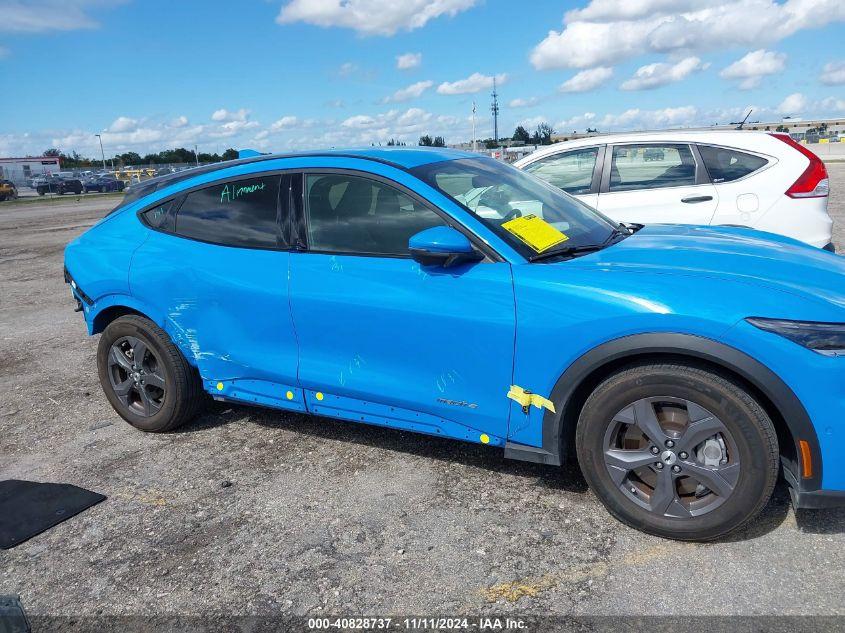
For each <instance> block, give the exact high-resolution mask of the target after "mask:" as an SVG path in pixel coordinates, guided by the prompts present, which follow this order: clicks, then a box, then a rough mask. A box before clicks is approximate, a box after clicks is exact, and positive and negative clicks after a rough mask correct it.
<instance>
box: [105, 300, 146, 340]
mask: <svg viewBox="0 0 845 633" xmlns="http://www.w3.org/2000/svg"><path fill="white" fill-rule="evenodd" d="M127 314H134V315H137V316H142V317H144V318H147V319H149V318H150V317H149V316H148V315H146V314H144V313H143V312H141V311H140V310H137V309H135V308H130V307H129V306H125V305H112V306H109V307H107V308H103V309H102V310H100V311H99V312H97V314H96V315H95V316H94V318H93V319H91V334H102V332H103V330H105V329H106V327H108V325H109V323H111V322H112V321H114V320H115V319H118V318H120V317H122V316H126V315H127Z"/></svg>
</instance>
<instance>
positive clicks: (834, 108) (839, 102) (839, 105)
mask: <svg viewBox="0 0 845 633" xmlns="http://www.w3.org/2000/svg"><path fill="white" fill-rule="evenodd" d="M818 107H819V109H820V110H822V111H823V112H845V99H839V98H836V97H827V98H826V99H822V100H821V101H819V103H818Z"/></svg>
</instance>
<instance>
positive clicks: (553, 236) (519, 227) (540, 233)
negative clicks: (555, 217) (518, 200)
mask: <svg viewBox="0 0 845 633" xmlns="http://www.w3.org/2000/svg"><path fill="white" fill-rule="evenodd" d="M502 228H503V229H505V230H506V231H508V232H510V233H513V234H514V235H516V236H517V237H518V238H519V239H520V240H522V241H523V242H525V243H526V244H528V246H530V247H531V248H533V249H534V250H535V251H537V252H538V253H542V252H543V251H545V250H548V249H550V248H551V247H552V246H557V245H558V244H560V243H562V242H565V241H566V240H568V239H569V237H567V236H566V235H565V234H564V233H561V232H560V231H558V230H557V229H556V228H555V227H553V226H552V225H551V224H549V223H548V222H546V221H545V220H544V219H543V218H541V217H538V216H536V215H534V214H533V213H532V214H530V215H523V216H522V217H521V218H514V219H513V220H508V221H507V222H505V223H504V224H503V225H502Z"/></svg>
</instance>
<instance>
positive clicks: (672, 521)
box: [575, 363, 779, 541]
mask: <svg viewBox="0 0 845 633" xmlns="http://www.w3.org/2000/svg"><path fill="white" fill-rule="evenodd" d="M649 398H652V399H654V400H660V399H661V398H671V399H676V400H677V401H683V400H685V401H687V404H690V403H691V404H692V405H697V406H699V407H702V408H703V409H705V410H706V412H708V413H711V414H712V415H711V417H710V418H708V419H709V420H712V419H713V418H716V422H719V423H721V424H722V425H723V428H724V429H725V430H726V431H727V434H728V435H729V437H731V438H732V439H731V440H730V441H731V442H732V446H733V447H734V448H733V449H732V453H734V456H733V457H732V459H736V460H737V469H736V470H737V471H738V474H736V471H735V473H734V476H735V477H736V479H735V481H734V482H733V488H732V489H731V490H730V492H727V493H726V494H725V495H724V497H723V498H722V499H721V500H719V499H718V495H716V494H715V493H713V492H712V491H709V492H708V491H707V490H708V489H707V487H706V486H705V487H704V491H703V494H705V495H713V498H716V499H717V501H719V503H715V504H713V505H714V509H712V510H709V511H706V512H705V513H704V514H700V515H698V516H695V515H694V516H687V515H685V514H684V513H683V512H678V513H675V514H674V515H672V514H673V513H669V512H667V513H662V512H660V513H658V512H656V511H655V510H654V509H653V506H652V509H648V508H647V507H644V506H649V505H651V495H648V496H649V499H648V500H647V501H648V502H647V503H644V502H643V493H642V492H641V490H640V488H637V490H636V491H635V490H634V489H633V487H629V484H630V483H631V481H632V479H631V478H628V477H629V476H631V477H633V481H634V482H635V484H636V485H639V484H640V482H642V481H643V479H641V476H642V477H645V478H647V477H649V476H654V477H655V479H654V481H655V482H657V481H658V479H657V478H659V477H660V476H661V475H663V476H668V477H670V478H671V481H672V485H671V490H672V496H673V497H674V498H675V499H679V498H680V494H679V490H681V486H682V485H683V484H679V482H681V481H682V480H681V478H682V477H684V476H685V475H686V470H687V469H686V468H681V464H682V463H683V462H681V461H680V459H679V457H678V455H681V456H683V455H688V453H679V454H678V455H675V454H674V453H673V454H672V455H667V461H666V463H667V464H669V463H671V464H675V463H676V461H675V460H676V459H677V460H678V461H677V464H678V466H677V468H679V469H680V470H679V474H677V475H673V474H670V468H669V467H665V470H664V465H663V464H660V465H658V463H657V462H658V461H661V458H662V457H663V452H661V453H660V454H659V455H655V460H656V462H655V463H654V464H653V465H652V464H648V465H645V466H643V467H641V470H637V471H634V470H631V471H630V472H629V474H628V475H626V478H625V479H624V480H621V482H620V481H616V482H615V481H614V477H612V476H611V471H613V470H614V469H613V467H612V466H610V465H608V464H609V462H606V460H607V457H606V453H605V451H607V450H608V448H609V447H608V437H609V436H612V434H613V433H615V431H613V430H612V428H611V427H613V428H619V419H620V418H619V416H620V415H621V414H622V413H623V412H625V411H631V409H630V407H631V405H632V404H633V403H635V402H643V401H647V402H651V404H650V406H651V410H652V411H655V410H662V409H660V407H662V406H664V403H662V402H653V401H648V400H646V399H649ZM655 404H656V405H657V407H658V409H655V408H654V406H653V405H655ZM668 404H670V405H671V406H677V405H675V404H673V403H668ZM676 410H677V409H676ZM643 417H647V416H646V415H645V414H644V415H643ZM614 418H615V419H616V420H617V421H616V422H614ZM691 420H692V415H689V421H687V424H688V425H689V424H690V423H691ZM660 424H661V428H663V427H664V426H665V424H664V423H660ZM634 426H635V427H637V428H636V429H635V434H636V433H638V432H639V430H640V427H641V426H642V425H641V424H635V425H634ZM622 428H631V427H625V426H624V422H623V424H622ZM686 428H689V426H687V427H686ZM643 439H644V440H645V444H644V445H647V444H650V443H651V442H650V441H649V438H648V437H647V436H645V435H644V436H643ZM718 439H723V438H722V436H719V438H718ZM710 441H711V440H710V439H708V440H707V442H710ZM678 443H679V444H680V441H679V442H678ZM664 444H666V445H667V446H668V445H669V444H671V442H664ZM575 445H576V450H577V453H578V461H579V464H580V467H581V471H582V472H583V474H584V477H585V478H586V480H587V483H588V484H589V485H590V488H591V489H592V490H593V492H594V493H595V494H596V495H597V496H598V497H599V499H600V500H601V501H602V503H603V504H604V505H605V507H606V508H607V509H608V511H609V512H610V513H611V514H612V515H613V516H614V517H616V518H617V519H619V520H620V521H622V522H623V523H626V524H627V525H629V526H631V527H633V528H635V529H638V530H642V531H643V532H648V533H650V534H655V535H657V536H662V537H665V538H671V539H677V540H683V541H709V540H713V539H717V538H719V537H721V536H724V535H726V534H727V533H729V532H731V531H733V530H736V529H738V528H740V527H741V526H743V525H745V524H746V523H748V522H749V521H751V520H752V519H753V518H754V517H756V516H757V515H758V514H759V513H760V511H761V510H762V509H763V508H764V507H765V505H766V503H768V501H769V498H770V497H771V494H772V490H773V489H774V486H775V483H776V481H777V476H778V464H779V453H778V443H777V435H776V433H775V429H774V426H773V425H772V422H771V420H770V419H769V416H768V415H767V414H766V412H765V411H764V410H763V408H762V407H761V406H760V404H759V403H758V402H757V401H756V400H755V399H754V398H752V397H751V395H749V393H748V392H747V391H745V390H744V389H743V388H742V387H741V386H740V385H738V384H737V383H735V382H733V381H732V380H731V379H729V378H728V377H726V376H722V375H720V374H718V373H715V372H713V371H710V370H709V369H706V368H703V367H697V366H694V365H685V364H674V363H672V364H649V365H635V366H630V367H627V368H624V369H622V370H620V371H618V372H617V373H615V374H613V375H611V376H610V377H608V378H607V379H605V380H604V381H603V382H602V383H601V384H599V385H598V386H597V387H596V389H595V390H594V391H593V393H592V394H591V395H590V396H589V398H588V399H587V401H586V402H585V404H584V407H583V409H582V410H581V414H580V417H579V420H578V426H577V429H576V436H575ZM622 448H628V447H627V446H624V445H623V446H622ZM664 448H665V447H664V446H661V447H660V451H663V450H664ZM649 450H653V449H649ZM674 450H680V449H679V448H678V447H675V448H674ZM643 452H646V451H645V449H643ZM665 452H666V453H667V454H668V453H671V451H670V450H668V449H667V450H666V451H665ZM726 453H727V449H726ZM695 459H696V457H695V456H689V457H688V459H687V463H688V462H690V461H695ZM668 460H671V462H670V461H668ZM684 465H685V466H686V464H684ZM658 466H659V468H660V469H659V470H658V469H657V468H658ZM699 466H700V463H699ZM627 468H628V466H626V468H621V469H616V470H615V471H614V472H615V473H617V477H616V479H617V480H619V479H620V477H619V475H618V473H621V472H623V471H625V470H626V469H627ZM675 468H676V466H674V465H673V466H671V469H672V472H674V469H675ZM716 468H718V466H717V467H716ZM643 471H645V475H643V474H642V473H643ZM648 471H651V473H650V472H648ZM630 473H633V475H630ZM652 473H653V474H652ZM676 477H677V479H676ZM687 481H688V482H690V483H689V484H688V485H692V484H695V483H696V482H695V480H694V477H693V479H687ZM697 485H700V484H697ZM645 489H646V490H647V491H649V488H648V486H645ZM700 490H702V489H701V488H696V494H695V495H694V496H692V497H689V496H688V497H686V499H694V500H696V501H697V499H698V496H697V495H698V492H699V491H700ZM628 491H630V492H631V493H632V494H631V495H628ZM650 492H653V493H657V488H656V484H655V487H654V488H653V489H652V490H650ZM635 498H638V499H639V500H640V502H641V505H638V503H637V502H636V501H635V500H634V499H635ZM672 503H673V504H674V503H675V502H672ZM686 503H689V501H687V502H686ZM655 504H656V505H659V504H658V503H657V502H655ZM669 507H670V508H673V507H678V508H682V507H684V506H683V502H682V503H681V504H679V505H678V506H674V505H670V506H669ZM690 507H691V505H690ZM681 515H683V516H681Z"/></svg>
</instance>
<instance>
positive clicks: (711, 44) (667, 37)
mask: <svg viewBox="0 0 845 633" xmlns="http://www.w3.org/2000/svg"><path fill="white" fill-rule="evenodd" d="M841 20H845V2H842V0H784V1H783V2H777V1H775V0H712V1H711V2H706V1H705V0H592V2H591V3H590V4H589V5H588V6H587V7H586V8H584V9H580V10H575V11H570V12H569V13H567V14H566V15H565V16H564V25H563V29H562V30H560V31H554V30H553V31H549V33H548V35H547V36H546V38H545V39H543V40H542V41H541V42H540V43H539V44H537V46H536V47H535V48H534V50H533V51H532V53H531V63H532V64H533V65H534V67H535V68H537V69H540V70H545V69H551V68H590V67H593V66H600V65H612V64H615V63H618V62H621V61H623V60H628V59H631V58H633V57H636V56H638V55H642V54H646V53H673V54H678V53H689V52H692V51H707V50H722V49H724V48H728V47H737V46H747V47H761V46H763V45H766V44H770V43H773V42H777V41H780V40H782V39H784V38H786V37H789V36H790V35H792V34H794V33H796V32H798V31H801V30H804V29H811V28H818V27H821V26H824V25H826V24H829V23H832V22H837V21H841Z"/></svg>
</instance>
